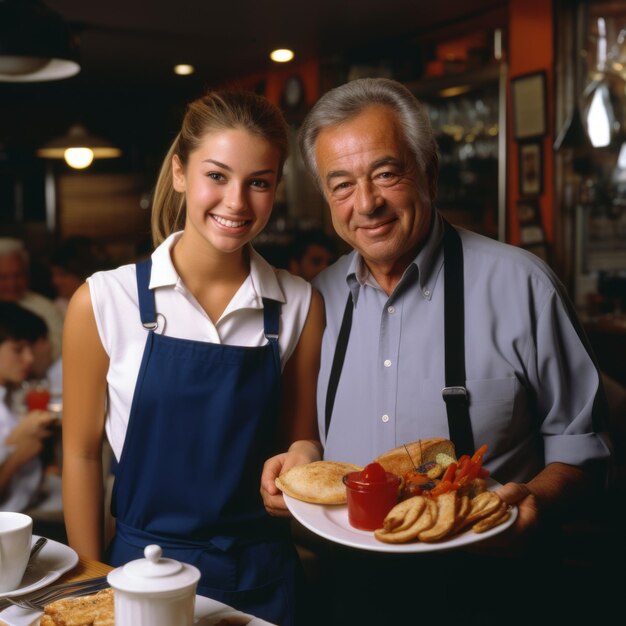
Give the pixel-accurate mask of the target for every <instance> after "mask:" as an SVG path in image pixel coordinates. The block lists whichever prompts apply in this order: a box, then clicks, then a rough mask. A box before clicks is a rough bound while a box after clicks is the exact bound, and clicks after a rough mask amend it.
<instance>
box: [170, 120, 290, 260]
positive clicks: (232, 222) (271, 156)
mask: <svg viewBox="0 0 626 626" xmlns="http://www.w3.org/2000/svg"><path fill="white" fill-rule="evenodd" d="M279 163H280V153H279V151H278V149H277V148H276V147H274V146H273V145H272V144H271V143H270V142H268V141H267V140H266V139H264V138H263V137H260V136H259V135H255V134H252V133H250V132H248V131H246V130H242V129H238V128H233V129H224V130H219V131H213V132H210V133H208V134H207V135H206V136H205V138H204V139H203V141H202V143H201V145H200V147H199V148H198V149H196V150H194V151H193V152H191V153H190V154H189V159H188V162H187V164H186V166H185V167H183V165H182V164H181V162H180V160H179V159H178V158H177V157H176V156H175V157H174V159H173V161H172V174H173V184H174V189H175V190H176V191H178V192H180V193H184V194H185V198H186V205H187V217H186V222H185V231H194V232H195V234H196V235H200V236H201V237H202V238H203V239H205V240H206V241H207V242H208V243H209V244H210V245H211V246H213V247H214V248H215V249H216V250H217V251H220V252H225V253H228V252H235V251H237V250H239V249H241V248H242V247H243V246H244V245H245V244H246V243H248V242H249V241H250V240H252V239H253V238H254V237H256V235H258V234H259V233H260V232H261V231H262V230H263V228H264V227H265V225H266V224H267V221H268V220H269V217H270V215H271V212H272V206H273V203H274V194H275V192H276V185H277V181H278V178H279V171H278V168H279Z"/></svg>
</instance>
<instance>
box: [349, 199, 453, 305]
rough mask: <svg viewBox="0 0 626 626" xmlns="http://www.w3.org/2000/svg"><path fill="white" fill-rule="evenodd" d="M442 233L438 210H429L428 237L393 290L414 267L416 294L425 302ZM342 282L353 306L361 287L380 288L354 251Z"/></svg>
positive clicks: (431, 286)
mask: <svg viewBox="0 0 626 626" xmlns="http://www.w3.org/2000/svg"><path fill="white" fill-rule="evenodd" d="M443 230H444V229H443V217H442V216H441V215H440V213H439V211H436V210H435V211H433V225H432V228H431V230H430V234H429V235H428V238H427V239H426V241H425V242H424V245H423V246H422V247H421V248H420V250H419V252H418V253H417V255H416V256H415V258H414V259H413V260H412V261H411V263H410V264H409V267H407V269H406V270H405V271H404V274H403V276H402V278H401V279H400V282H399V283H398V286H397V287H396V289H398V287H400V286H401V285H403V283H404V282H405V281H406V280H409V279H410V278H411V277H412V276H413V275H414V272H415V269H413V268H412V267H411V266H414V268H416V269H417V271H418V282H419V286H420V291H421V292H422V294H423V295H424V297H425V298H427V299H428V300H430V299H431V298H432V294H433V291H434V289H435V284H436V282H437V276H438V275H439V272H440V270H441V268H442V267H443V246H442V242H443ZM346 282H347V283H348V287H349V288H350V291H351V292H352V298H353V299H354V302H355V303H356V301H357V299H358V293H359V290H360V288H361V287H365V286H369V287H375V288H378V289H380V287H379V286H378V284H377V283H376V281H375V279H374V277H373V276H372V274H371V272H370V271H369V269H368V267H367V265H366V264H365V260H364V259H363V257H362V256H361V255H360V254H359V253H358V252H356V251H354V252H353V253H352V259H351V260H350V264H349V266H348V271H347V274H346Z"/></svg>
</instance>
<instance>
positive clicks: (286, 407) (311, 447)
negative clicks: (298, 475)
mask: <svg viewBox="0 0 626 626" xmlns="http://www.w3.org/2000/svg"><path fill="white" fill-rule="evenodd" d="M324 324H325V315H324V303H323V301H322V297H321V296H320V295H319V293H318V292H317V291H316V290H315V289H314V290H313V293H312V296H311V306H310V307H309V314H308V316H307V320H306V323H305V325H304V329H303V330H302V334H301V335H300V340H299V342H298V345H297V347H296V349H295V350H294V352H293V354H292V355H291V358H290V359H289V361H288V362H287V364H286V365H285V370H284V372H283V381H282V385H283V410H282V423H281V431H282V433H283V442H284V447H285V448H287V447H288V450H287V452H284V453H282V454H279V455H277V456H274V457H272V458H271V459H269V460H268V461H267V462H266V463H265V467H264V468H263V475H262V476H261V495H262V496H263V501H264V503H265V508H266V509H267V510H268V512H270V513H271V514H272V515H286V514H287V510H286V507H285V503H284V501H283V497H282V494H281V493H280V492H279V491H278V489H277V488H276V486H275V485H274V479H275V478H276V476H278V475H279V474H280V473H282V472H284V471H286V470H288V469H289V468H290V467H293V466H294V465H300V464H303V463H310V462H312V461H316V460H318V459H320V458H321V454H322V446H321V444H320V442H319V434H318V430H317V407H316V394H317V375H318V372H319V367H320V351H321V345H322V335H323V333H324Z"/></svg>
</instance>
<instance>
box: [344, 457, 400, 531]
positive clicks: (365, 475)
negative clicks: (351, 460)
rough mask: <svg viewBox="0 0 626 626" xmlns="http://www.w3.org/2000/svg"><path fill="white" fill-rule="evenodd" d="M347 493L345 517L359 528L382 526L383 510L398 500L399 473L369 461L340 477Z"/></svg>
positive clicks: (385, 511) (367, 528) (372, 528)
mask: <svg viewBox="0 0 626 626" xmlns="http://www.w3.org/2000/svg"><path fill="white" fill-rule="evenodd" d="M343 482H344V484H345V485H346V488H347V493H348V521H349V522H350V525H351V526H353V527H354V528H358V529H360V530H376V529H377V528H382V527H383V521H384V519H385V517H386V516H387V513H389V511H391V509H392V508H393V507H394V506H395V504H396V503H397V501H398V487H399V486H400V477H399V476H396V475H395V474H392V473H391V472H386V471H385V469H384V468H383V466H382V465H380V463H370V464H369V465H367V466H366V467H365V468H364V469H363V470H362V471H360V472H350V473H349V474H346V475H345V476H344V477H343Z"/></svg>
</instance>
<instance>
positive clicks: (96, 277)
mask: <svg viewBox="0 0 626 626" xmlns="http://www.w3.org/2000/svg"><path fill="white" fill-rule="evenodd" d="M87 283H88V284H89V285H90V287H91V289H92V292H93V289H94V288H96V289H114V288H124V289H125V288H128V287H130V286H132V287H134V286H135V285H136V284H137V283H136V274H135V264H134V263H130V264H127V265H121V266H119V267H116V268H115V269H111V270H103V271H100V272H96V273H95V274H92V275H91V276H89V278H87Z"/></svg>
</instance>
